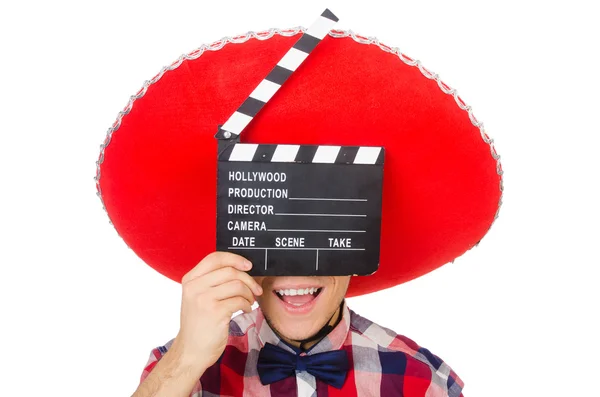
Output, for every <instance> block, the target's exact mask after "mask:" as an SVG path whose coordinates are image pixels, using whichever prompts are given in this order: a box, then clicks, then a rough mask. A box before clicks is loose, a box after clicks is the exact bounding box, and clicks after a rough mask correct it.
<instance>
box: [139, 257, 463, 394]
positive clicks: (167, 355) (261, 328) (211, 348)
mask: <svg viewBox="0 0 600 397" xmlns="http://www.w3.org/2000/svg"><path fill="white" fill-rule="evenodd" d="M251 267H252V264H251V263H250V262H249V261H247V260H246V259H244V258H243V257H241V256H238V255H235V254H232V253H226V252H215V253H212V254H210V255H208V256H207V257H205V258H204V259H203V260H202V261H201V262H200V263H199V264H198V265H197V266H196V267H195V268H194V269H192V270H191V271H190V272H188V273H187V274H186V275H185V276H184V277H183V280H182V290H183V293H182V303H181V324H180V330H179V333H178V334H177V336H176V337H175V338H174V339H173V340H172V341H170V342H168V343H167V344H166V345H164V346H161V347H159V348H157V349H154V350H153V352H152V354H151V356H150V360H149V362H148V364H147V366H146V368H145V369H144V371H143V374H142V379H141V380H142V382H141V384H140V386H139V388H138V389H137V391H136V392H135V393H134V395H133V396H134V397H160V396H169V397H178V396H181V397H184V396H192V397H197V396H213V395H227V396H242V395H244V396H273V397H277V396H298V397H302V396H313V395H315V394H314V393H315V392H316V395H317V396H318V397H321V396H406V397H424V396H428V397H446V396H448V397H459V396H461V390H462V387H463V382H462V380H461V379H460V378H459V377H458V376H457V375H456V374H455V373H454V371H452V369H451V368H450V367H449V366H448V365H446V364H445V363H444V362H443V361H442V360H440V359H439V358H438V357H436V356H435V355H433V354H431V353H430V352H429V351H428V350H426V349H424V348H421V347H419V346H417V345H416V344H415V343H414V342H413V341H411V340H409V339H407V338H405V337H404V336H400V335H397V334H395V333H393V332H392V331H390V330H388V329H385V328H383V327H381V326H379V325H377V324H374V323H372V322H370V321H369V320H367V319H365V318H363V317H361V316H359V315H357V314H356V313H354V312H352V311H351V310H349V308H348V306H347V305H346V304H345V301H344V296H345V295H346V291H347V289H348V285H349V282H350V276H330V277H321V276H319V277H316V276H310V277H299V276H296V277H255V278H252V277H250V276H249V275H248V274H247V273H246V272H247V271H248V270H250V269H251ZM255 300H256V301H257V302H258V305H259V308H257V309H256V310H254V311H252V310H251V305H252V304H253V303H254V301H255ZM239 310H243V311H244V313H243V314H241V315H239V316H237V317H235V318H233V319H231V315H232V314H233V313H235V312H237V311H239ZM230 319H231V320H230ZM267 344H271V345H275V346H277V347H278V348H279V349H282V350H283V351H284V352H289V354H290V355H289V356H295V355H299V356H311V355H312V356H316V355H318V354H320V353H324V352H336V351H337V352H341V353H342V359H341V360H339V362H338V363H337V365H338V367H339V368H336V369H335V370H334V371H332V372H333V375H332V374H328V376H323V377H322V378H320V377H319V376H314V375H312V374H311V373H310V371H306V369H305V368H296V369H295V370H291V371H288V373H287V374H283V375H280V374H279V372H280V369H281V368H282V367H284V366H285V365H284V363H278V362H273V361H271V362H269V361H268V360H266V359H264V357H261V354H262V353H261V351H265V350H264V349H268V348H266V347H265V346H266V345H267ZM283 354H285V353H283ZM338 356H339V355H338ZM292 361H293V359H292ZM335 364H336V363H335V360H334V364H333V365H335ZM269 366H275V367H279V368H278V369H277V368H275V369H274V368H269ZM286 375H287V376H286ZM330 378H333V380H332V379H330ZM327 381H329V382H327ZM268 382H271V383H268Z"/></svg>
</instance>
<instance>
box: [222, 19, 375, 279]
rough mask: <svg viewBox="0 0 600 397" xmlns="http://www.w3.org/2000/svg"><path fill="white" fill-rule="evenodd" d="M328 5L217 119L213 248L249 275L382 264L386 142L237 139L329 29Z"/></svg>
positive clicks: (362, 270)
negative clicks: (240, 259)
mask: <svg viewBox="0 0 600 397" xmlns="http://www.w3.org/2000/svg"><path fill="white" fill-rule="evenodd" d="M337 21H338V18H337V17H336V16H335V15H333V13H331V11H329V10H325V11H324V12H323V14H321V16H320V17H319V18H318V19H317V21H316V22H315V23H314V24H313V25H311V27H309V28H308V29H307V31H306V32H305V33H304V34H303V35H302V36H301V37H300V39H299V40H298V41H297V42H296V44H294V46H293V47H292V48H291V49H290V50H289V51H288V52H287V53H286V54H285V55H284V57H283V58H282V59H281V60H280V61H279V62H278V64H277V65H276V66H275V67H274V68H273V70H272V71H271V72H270V73H269V74H268V75H267V77H266V78H265V79H264V80H263V81H262V82H261V83H260V84H259V85H258V86H257V88H256V89H255V90H254V91H253V92H252V93H251V94H250V97H248V98H247V99H246V100H245V101H244V103H243V104H242V105H241V106H240V107H239V108H238V110H237V111H236V112H235V113H234V114H233V115H232V116H231V117H230V118H229V120H227V121H226V122H225V124H223V125H222V126H220V127H219V129H218V132H217V134H216V135H215V137H216V138H217V139H219V145H218V146H219V152H218V171H217V250H219V251H229V252H234V253H237V254H239V255H242V256H244V257H246V258H248V259H249V260H250V261H252V263H253V268H252V270H251V271H250V274H251V275H254V276H261V275H271V276H282V275H351V274H354V275H368V274H372V273H373V272H375V271H376V270H377V267H378V265H379V245H380V234H381V205H382V190H383V160H384V150H383V148H382V147H362V146H331V145H327V146H325V145H287V144H286V145H277V144H273V145H268V144H251V143H240V140H239V137H240V134H241V132H242V131H243V129H244V128H245V127H246V126H247V125H248V123H250V121H251V120H252V118H253V117H254V116H256V114H257V113H258V112H259V111H260V109H262V107H263V106H264V105H265V104H266V103H267V102H268V100H269V99H270V98H271V97H272V96H273V95H274V94H275V92H277V90H278V89H279V87H281V85H282V84H283V83H284V82H285V81H286V80H287V78H288V77H289V76H290V75H291V74H292V73H293V72H294V71H295V70H296V68H297V67H298V66H299V65H300V64H301V63H302V62H303V61H304V59H306V57H307V56H308V55H309V54H310V52H311V51H312V50H313V49H314V48H315V47H316V46H317V45H318V44H319V42H320V41H321V40H322V39H323V38H324V37H325V36H326V35H327V33H328V32H329V31H330V30H331V28H332V27H333V25H334V24H335V23H336V22H337Z"/></svg>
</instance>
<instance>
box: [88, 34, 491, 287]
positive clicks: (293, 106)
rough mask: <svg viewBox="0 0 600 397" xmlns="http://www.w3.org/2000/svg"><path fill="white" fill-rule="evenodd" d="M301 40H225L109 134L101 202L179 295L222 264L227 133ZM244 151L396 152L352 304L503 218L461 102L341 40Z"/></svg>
mask: <svg viewBox="0 0 600 397" xmlns="http://www.w3.org/2000/svg"><path fill="white" fill-rule="evenodd" d="M302 31H303V29H301V28H298V29H289V30H270V31H267V32H261V33H249V34H247V35H243V36H236V37H233V38H226V39H223V40H220V41H218V42H216V43H213V44H211V45H204V46H202V47H200V48H199V49H197V50H195V51H193V52H191V53H189V54H187V55H184V56H182V57H180V58H179V59H178V60H177V61H176V62H174V63H173V64H171V65H170V66H169V67H166V68H163V70H161V72H160V73H159V74H158V75H156V76H155V77H154V78H152V79H151V80H149V81H147V82H146V83H145V84H144V87H143V88H142V89H141V90H140V91H139V92H138V93H137V94H136V95H134V96H133V97H132V98H131V100H130V101H129V103H128V105H127V106H126V108H125V109H124V110H123V111H122V112H121V113H120V114H119V117H118V119H117V121H116V122H115V123H114V125H113V126H112V127H111V128H110V129H109V131H108V134H107V138H106V141H105V142H104V144H103V145H102V152H101V153H100V158H99V160H98V163H97V165H98V167H97V176H96V181H97V185H96V186H97V190H98V195H99V196H100V198H101V200H102V202H103V205H104V207H105V209H106V211H107V213H108V215H109V217H110V220H111V222H112V224H113V225H114V227H115V228H116V230H117V231H118V233H119V235H120V236H121V237H122V238H123V239H124V241H125V242H126V243H127V245H128V246H129V247H130V248H132V249H133V250H134V252H135V253H136V254H137V255H138V256H139V257H140V258H142V259H143V260H144V261H145V262H146V263H147V264H148V265H150V266H151V267H153V268H154V269H156V270H157V271H158V272H160V273H161V274H163V275H165V276H167V277H169V278H171V279H173V280H175V281H178V282H179V281H180V280H181V277H182V276H183V275H184V274H185V273H186V272H187V271H189V270H190V269H191V268H192V267H193V266H195V265H196V264H197V263H198V262H199V261H200V260H201V259H202V257H204V256H205V255H207V254H208V253H210V252H212V251H214V250H215V239H216V217H215V213H216V208H215V206H216V200H215V197H216V183H215V182H216V167H217V163H216V159H215V156H216V153H217V141H216V140H215V139H214V135H215V131H216V128H217V126H218V125H221V124H223V122H224V121H225V120H227V118H228V117H229V116H230V115H231V114H232V113H233V112H234V111H235V110H236V109H237V108H238V106H239V105H240V103H242V102H243V101H244V100H245V99H246V98H247V97H248V96H249V95H250V94H251V92H252V91H253V90H254V89H255V87H256V86H257V84H258V83H259V82H260V81H261V80H262V79H263V78H264V77H265V76H266V75H267V74H268V73H269V71H270V70H271V69H272V67H273V65H274V64H276V63H277V62H278V61H279V60H280V59H281V57H282V56H283V55H284V54H285V53H286V52H287V51H288V50H289V49H290V48H291V47H292V46H293V45H294V43H295V42H296V41H297V40H298V38H299V37H300V35H301V34H302ZM242 140H243V141H244V142H252V143H287V144H297V145H310V144H312V145H317V144H319V145H364V146H382V147H385V150H386V165H385V181H384V187H383V203H382V208H383V215H382V220H381V245H380V249H381V251H380V264H379V270H378V271H377V272H376V273H375V274H373V275H370V276H356V277H353V278H352V281H351V284H350V288H349V290H348V296H355V295H360V294H365V293H369V292H373V291H377V290H381V289H384V288H389V287H392V286H395V285H397V284H400V283H402V282H405V281H408V280H411V279H413V278H415V277H418V276H421V275H423V274H425V273H427V272H430V271H432V270H434V269H436V268H438V267H439V266H442V265H443V264H445V263H448V262H450V261H453V260H454V259H455V258H457V257H458V256H460V255H462V254H463V253H464V252H466V251H467V250H469V249H471V248H472V247H474V246H475V245H476V244H477V243H478V242H479V241H480V240H481V238H482V237H483V236H484V235H485V234H486V233H487V231H488V230H489V228H490V227H491V225H492V223H493V222H494V220H495V219H496V217H497V215H498V211H499V208H500V205H501V199H502V169H501V166H500V162H499V158H500V157H499V156H498V155H497V154H496V151H495V149H494V146H493V141H492V140H491V139H490V138H489V137H488V136H487V135H486V133H485V132H484V130H483V125H482V124H481V123H480V122H479V121H478V120H477V119H476V118H475V117H474V116H473V113H472V111H471V109H470V107H468V106H466V104H465V103H464V102H463V101H462V100H461V99H460V97H458V95H457V94H456V91H455V90H453V89H452V88H450V87H449V86H448V85H446V84H445V83H443V82H442V81H441V80H440V79H439V77H438V76H437V75H435V74H433V73H431V72H429V71H428V70H427V69H425V68H424V67H423V66H422V65H421V64H420V62H418V61H414V60H412V59H410V58H408V57H407V56H405V55H403V54H402V53H400V52H399V51H398V50H397V49H394V48H391V47H388V46H386V45H384V44H382V43H380V42H379V41H377V40H375V39H368V38H365V37H361V36H358V35H356V34H354V33H352V32H346V31H331V32H330V33H329V35H328V36H327V37H326V38H325V39H323V40H322V42H321V43H320V44H319V46H318V47H317V48H316V49H315V50H314V51H313V52H312V53H311V55H310V57H308V58H307V59H306V60H305V61H304V63H303V64H302V65H301V66H300V67H299V68H298V69H297V70H296V71H295V72H294V74H293V75H291V76H290V77H289V79H287V81H286V82H285V84H284V85H283V86H282V87H281V89H280V90H279V91H278V92H277V93H276V94H275V95H274V96H273V97H272V98H271V99H270V101H269V102H268V103H267V104H266V106H264V108H263V109H262V110H261V112H260V113H259V114H258V115H257V116H256V117H255V118H254V119H253V120H252V122H251V123H250V124H249V125H248V126H247V127H246V128H245V130H244V133H243V136H242Z"/></svg>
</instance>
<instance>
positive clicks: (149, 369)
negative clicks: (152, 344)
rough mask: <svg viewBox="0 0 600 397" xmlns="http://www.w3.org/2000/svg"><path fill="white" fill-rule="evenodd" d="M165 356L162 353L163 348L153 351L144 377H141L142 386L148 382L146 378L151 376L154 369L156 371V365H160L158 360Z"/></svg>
mask: <svg viewBox="0 0 600 397" xmlns="http://www.w3.org/2000/svg"><path fill="white" fill-rule="evenodd" d="M162 356H163V352H162V348H160V347H157V348H155V349H152V352H151V353H150V357H149V358H148V362H147V363H146V365H145V366H144V370H143V371H142V376H141V377H140V384H141V383H142V382H143V381H144V380H146V378H147V377H148V375H150V372H152V369H154V367H155V366H156V363H158V360H160V359H161V358H162Z"/></svg>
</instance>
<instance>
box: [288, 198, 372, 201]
mask: <svg viewBox="0 0 600 397" xmlns="http://www.w3.org/2000/svg"><path fill="white" fill-rule="evenodd" d="M288 200H312V201H367V199H343V198H318V197H313V198H310V197H290V198H289V199H288Z"/></svg>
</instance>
